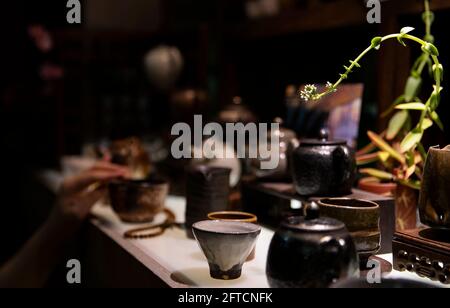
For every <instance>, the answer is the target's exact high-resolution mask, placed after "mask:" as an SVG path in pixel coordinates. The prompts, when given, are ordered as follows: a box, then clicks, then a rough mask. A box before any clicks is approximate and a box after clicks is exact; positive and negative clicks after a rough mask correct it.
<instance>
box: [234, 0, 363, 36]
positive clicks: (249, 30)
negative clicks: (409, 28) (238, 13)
mask: <svg viewBox="0 0 450 308" xmlns="http://www.w3.org/2000/svg"><path fill="white" fill-rule="evenodd" d="M366 14H367V8H366V7H365V6H364V3H363V2H362V1H360V0H341V1H336V2H332V3H325V4H320V5H317V6H314V7H313V8H311V9H305V10H300V9H297V10H295V11H290V12H286V13H282V14H281V15H279V16H276V17H270V18H262V19H259V20H254V21H247V22H243V23H241V24H238V25H235V26H230V28H231V30H230V31H229V33H228V34H229V35H230V36H232V37H235V38H240V39H253V38H263V37H271V36H278V35H286V34H292V33H298V32H305V31H314V30H326V29H333V28H339V27H346V26H352V25H359V24H362V23H365V22H367V21H366Z"/></svg>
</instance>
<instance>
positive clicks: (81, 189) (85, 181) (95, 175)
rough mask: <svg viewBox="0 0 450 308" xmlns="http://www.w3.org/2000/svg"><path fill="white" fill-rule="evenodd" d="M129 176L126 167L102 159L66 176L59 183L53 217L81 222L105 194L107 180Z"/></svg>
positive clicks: (69, 221)
mask: <svg viewBox="0 0 450 308" xmlns="http://www.w3.org/2000/svg"><path fill="white" fill-rule="evenodd" d="M129 176H130V171H129V170H128V168H126V167H123V166H118V165H114V164H111V163H108V162H103V161H102V162H97V163H96V164H95V165H94V166H93V167H91V168H90V169H88V170H86V171H83V172H82V173H80V174H78V175H75V176H72V177H69V178H66V179H65V180H64V181H63V183H62V185H61V189H60V191H59V194H58V202H57V205H56V207H55V210H54V212H53V217H54V218H56V220H58V221H60V222H61V221H64V222H65V223H80V222H82V221H83V220H84V219H85V218H86V217H87V216H88V215H89V212H90V210H91V208H92V206H93V205H94V204H95V203H96V202H97V201H99V200H100V199H101V198H102V197H104V196H105V195H106V186H105V184H106V183H107V182H108V181H110V180H114V179H117V178H122V177H129Z"/></svg>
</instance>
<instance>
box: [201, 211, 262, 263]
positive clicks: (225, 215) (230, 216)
mask: <svg viewBox="0 0 450 308" xmlns="http://www.w3.org/2000/svg"><path fill="white" fill-rule="evenodd" d="M208 218H209V219H210V220H223V221H237V222H248V223H252V224H256V223H257V222H258V217H256V215H254V214H251V213H245V212H239V211H223V212H213V213H209V214H208ZM255 256H256V247H255V248H253V250H252V252H251V253H250V255H249V256H248V258H247V260H246V261H252V260H254V259H255Z"/></svg>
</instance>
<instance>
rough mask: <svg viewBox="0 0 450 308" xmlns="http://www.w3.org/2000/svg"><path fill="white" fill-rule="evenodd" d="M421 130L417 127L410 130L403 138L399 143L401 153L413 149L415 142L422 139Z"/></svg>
mask: <svg viewBox="0 0 450 308" xmlns="http://www.w3.org/2000/svg"><path fill="white" fill-rule="evenodd" d="M422 136H423V132H422V131H419V130H417V129H415V130H413V131H411V132H410V133H409V134H408V135H406V137H405V138H404V139H403V141H402V143H401V144H400V148H401V151H402V153H405V152H408V151H409V150H411V149H413V148H414V147H415V146H417V144H418V143H419V142H420V141H421V140H422Z"/></svg>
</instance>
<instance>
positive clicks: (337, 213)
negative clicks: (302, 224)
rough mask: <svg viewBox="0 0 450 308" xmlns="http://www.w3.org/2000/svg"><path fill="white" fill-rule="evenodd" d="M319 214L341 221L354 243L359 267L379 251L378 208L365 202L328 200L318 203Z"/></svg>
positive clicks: (343, 199) (371, 203)
mask: <svg viewBox="0 0 450 308" xmlns="http://www.w3.org/2000/svg"><path fill="white" fill-rule="evenodd" d="M318 204H319V207H320V214H321V215H322V216H328V217H331V218H334V219H337V220H340V221H342V222H343V223H344V224H345V225H346V227H347V229H348V231H349V232H350V235H351V236H352V238H353V241H354V242H355V246H356V250H357V252H358V256H359V259H360V262H361V265H364V266H365V265H366V263H367V261H368V259H369V257H370V256H372V255H374V254H376V253H377V252H378V251H379V250H380V243H381V232H380V226H379V224H380V206H379V205H378V204H376V203H374V202H371V201H367V200H358V199H349V198H329V199H322V200H320V201H319V202H318Z"/></svg>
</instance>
